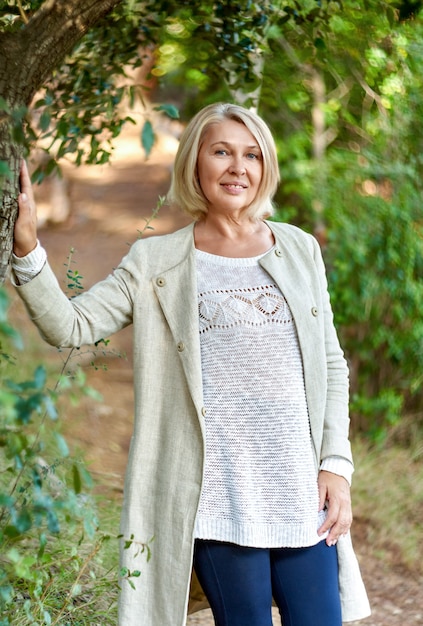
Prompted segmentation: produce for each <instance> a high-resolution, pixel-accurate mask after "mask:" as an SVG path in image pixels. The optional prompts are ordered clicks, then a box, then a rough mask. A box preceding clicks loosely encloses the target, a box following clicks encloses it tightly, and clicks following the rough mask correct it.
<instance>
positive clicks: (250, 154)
mask: <svg viewBox="0 0 423 626" xmlns="http://www.w3.org/2000/svg"><path fill="white" fill-rule="evenodd" d="M247 159H251V160H252V161H258V160H259V159H260V155H259V154H256V153H255V152H248V154H247Z"/></svg>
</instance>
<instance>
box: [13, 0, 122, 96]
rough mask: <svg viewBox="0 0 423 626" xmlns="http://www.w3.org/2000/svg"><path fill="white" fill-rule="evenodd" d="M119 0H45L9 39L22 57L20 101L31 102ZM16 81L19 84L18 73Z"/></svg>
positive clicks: (15, 53) (16, 57)
mask: <svg viewBox="0 0 423 626" xmlns="http://www.w3.org/2000/svg"><path fill="white" fill-rule="evenodd" d="M120 2H122V0H46V2H44V3H43V4H42V6H41V8H40V9H39V10H38V11H37V12H36V13H35V14H34V15H33V16H32V17H31V19H30V20H29V21H28V23H27V24H26V25H25V26H24V28H23V29H22V30H21V31H20V32H19V33H17V34H16V33H15V34H14V36H13V37H10V38H9V42H8V43H9V45H11V46H12V48H14V52H13V58H14V59H19V77H20V78H19V80H18V81H17V83H18V84H17V92H18V93H17V96H18V98H19V100H20V101H21V103H25V104H27V103H29V102H30V100H31V98H32V96H33V95H34V93H35V92H36V91H37V90H38V89H39V88H40V87H41V86H42V85H43V83H44V82H45V80H46V79H47V78H48V77H49V76H50V75H51V74H52V72H53V70H54V69H56V68H57V67H59V66H60V64H61V63H62V61H63V59H64V58H65V57H66V55H67V54H69V53H70V52H71V51H72V49H73V48H74V47H75V45H76V44H77V43H78V41H79V40H80V39H81V38H82V37H83V36H84V35H85V33H86V32H87V31H88V30H89V29H90V28H91V27H92V26H93V25H94V24H95V23H96V22H97V21H98V20H99V19H101V18H102V17H104V16H105V15H107V13H109V12H110V11H111V10H112V9H113V8H114V7H115V6H117V5H118V4H119V3H120ZM12 69H13V68H12ZM15 71H16V68H15ZM14 82H15V84H16V75H14Z"/></svg>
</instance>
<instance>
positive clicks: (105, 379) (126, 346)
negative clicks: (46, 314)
mask: <svg viewBox="0 0 423 626" xmlns="http://www.w3.org/2000/svg"><path fill="white" fill-rule="evenodd" d="M137 133H138V131H137V130H136V129H129V131H127V132H126V133H125V134H124V135H123V137H122V138H121V139H120V140H119V142H118V144H117V147H116V153H115V156H114V159H113V164H112V166H103V167H101V168H100V167H91V168H89V167H81V168H79V169H74V168H72V167H70V166H68V167H65V181H66V185H65V188H64V189H63V187H62V190H61V191H62V192H63V191H65V194H66V196H67V200H68V202H69V207H70V214H69V215H68V216H67V218H66V220H65V221H64V222H61V223H60V224H55V225H52V224H51V223H49V219H51V216H50V218H49V215H50V214H51V212H52V206H51V203H50V201H52V202H53V204H54V203H55V202H57V200H55V199H54V198H53V199H52V198H51V197H50V193H53V192H51V185H50V186H49V185H46V186H44V187H43V188H42V189H41V190H39V191H38V194H37V195H38V199H39V206H40V208H41V212H42V214H43V215H42V219H43V221H44V222H45V225H44V227H42V228H41V229H40V239H41V241H42V243H43V245H44V246H45V247H46V249H47V251H48V254H49V259H50V262H51V264H52V265H53V268H54V269H55V271H56V272H57V275H58V276H59V278H60V279H63V284H64V286H65V284H66V280H65V273H66V269H65V267H64V265H66V259H67V256H68V253H69V250H70V249H71V248H74V249H75V252H74V253H73V261H74V263H73V265H72V268H73V269H77V270H78V272H79V273H80V274H81V275H82V276H83V284H84V287H85V288H87V287H89V286H90V285H91V284H93V283H94V282H96V281H97V280H99V279H100V278H103V277H104V276H106V275H107V274H108V273H109V272H110V271H111V269H112V268H113V267H115V266H116V265H117V263H118V262H119V260H120V259H121V258H122V256H123V255H125V253H126V251H127V250H128V245H129V244H130V243H132V242H133V241H135V239H136V238H137V236H138V235H139V232H138V231H142V230H143V229H144V227H145V225H146V221H145V220H148V219H149V217H150V216H151V213H152V210H153V208H154V207H155V205H156V202H157V199H158V196H160V195H164V194H165V192H166V190H167V188H168V185H169V180H170V172H171V164H172V160H173V156H174V147H175V140H174V138H173V136H172V135H171V134H169V133H167V134H163V135H161V136H160V141H159V144H158V147H157V148H155V149H154V150H153V153H152V155H151V157H150V159H149V160H148V161H144V158H143V154H142V151H141V147H140V144H139V140H138V134H137ZM53 219H54V218H53ZM188 222H189V218H187V217H185V216H183V215H181V214H177V213H174V212H172V211H171V210H169V209H168V208H166V207H163V208H162V209H161V211H160V213H159V216H158V217H157V218H156V219H155V220H154V221H153V222H152V224H151V226H152V227H153V228H154V230H147V231H146V232H145V234H144V236H150V235H151V234H162V233H165V232H171V231H173V230H175V229H177V228H178V227H181V226H183V225H185V224H187V223H188ZM13 312H14V315H16V316H17V318H18V320H19V324H20V327H21V328H24V329H27V330H26V331H25V330H24V332H27V333H28V334H29V335H30V336H32V335H31V333H32V330H31V329H30V328H29V324H28V322H27V320H26V316H25V314H24V312H23V310H22V309H21V307H20V304H19V302H17V301H16V300H15V299H14V302H13ZM35 341H37V340H35ZM40 343H41V342H40ZM40 349H41V350H45V351H44V352H43V355H44V356H43V358H46V359H56V360H57V359H59V357H58V356H57V354H56V353H55V352H54V351H53V350H52V349H51V348H48V347H45V348H41V347H40ZM108 350H115V351H116V352H119V353H121V354H122V355H126V356H120V357H118V356H115V355H113V354H111V353H110V352H109V353H108V354H106V355H103V354H99V355H98V356H97V357H96V358H95V363H96V365H97V366H99V367H100V369H99V370H95V369H88V381H89V383H90V385H91V386H93V387H94V388H95V389H97V390H98V391H99V392H100V393H101V394H102V400H101V401H100V402H93V401H91V400H89V399H87V400H84V401H83V402H82V403H81V404H80V405H79V406H78V407H77V408H74V409H71V410H70V411H69V410H67V411H66V415H65V416H63V420H64V430H65V434H66V436H67V438H68V440H70V441H71V442H72V444H73V446H74V448H76V449H80V450H82V451H83V453H84V455H85V456H86V458H87V460H88V462H89V464H90V470H91V472H92V473H93V475H94V477H96V478H97V479H98V482H99V485H100V487H99V489H100V491H101V493H102V494H104V498H105V499H107V498H111V497H120V495H121V493H122V486H123V475H124V471H125V464H126V457H127V453H128V446H129V439H130V435H131V429H132V368H131V331H130V330H128V329H127V330H125V331H122V332H120V333H118V335H116V336H115V337H114V338H113V340H112V342H111V344H110V346H109V347H108ZM80 358H81V359H82V360H84V361H86V362H89V361H90V360H91V358H92V355H90V354H82V355H81V357H80ZM103 363H105V364H106V365H107V371H103V369H101V365H102V364H103ZM369 530H370V529H369V528H368V524H367V521H366V520H364V519H360V517H358V518H356V520H355V523H354V525H353V541H354V544H355V548H356V551H357V554H358V558H359V561H360V565H361V569H362V573H363V577H364V580H365V583H366V587H367V590H368V593H369V597H370V602H371V606H372V611H373V613H372V616H371V617H369V618H368V619H366V620H363V621H362V622H360V624H363V625H364V624H366V625H367V626H414V625H416V624H423V587H422V582H423V581H422V579H421V578H420V579H418V578H416V577H415V576H414V575H413V574H412V572H409V571H407V570H406V569H404V568H403V567H401V566H400V565H398V564H396V561H397V559H396V554H395V550H394V549H393V548H392V549H391V547H390V546H387V547H386V551H385V552H384V554H383V555H379V554H375V553H374V552H373V550H372V545H371V543H370V540H369V537H370V536H371V533H370V532H369ZM422 556H423V555H422ZM278 623H279V621H278V617H277V612H276V611H275V613H274V624H275V625H276V624H278ZM188 624H189V625H190V626H194V625H198V626H199V625H201V626H211V625H212V624H213V620H212V617H211V614H210V611H203V612H201V613H198V614H196V615H193V616H191V617H190V618H189V619H188ZM357 624H358V622H357Z"/></svg>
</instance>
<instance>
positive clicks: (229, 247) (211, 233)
mask: <svg viewBox="0 0 423 626" xmlns="http://www.w3.org/2000/svg"><path fill="white" fill-rule="evenodd" d="M194 238H195V246H196V247H197V248H198V249H199V250H203V251H204V252H209V253H211V254H217V255H219V256H227V257H253V256H258V255H259V254H262V253H264V252H267V250H269V249H270V248H271V247H272V245H273V243H274V239H273V234H272V231H271V230H270V228H269V227H268V225H267V224H266V223H265V222H264V221H263V220H252V219H250V218H243V219H235V218H234V217H232V216H229V217H227V216H225V217H224V218H221V217H220V216H214V215H206V216H205V217H204V218H203V219H202V220H200V221H198V222H197V223H196V225H195V228H194Z"/></svg>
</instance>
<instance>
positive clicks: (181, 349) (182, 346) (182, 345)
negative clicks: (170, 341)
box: [176, 341, 185, 352]
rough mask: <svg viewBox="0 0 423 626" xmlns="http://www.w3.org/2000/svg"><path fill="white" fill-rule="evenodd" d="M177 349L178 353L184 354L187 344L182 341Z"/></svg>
mask: <svg viewBox="0 0 423 626" xmlns="http://www.w3.org/2000/svg"><path fill="white" fill-rule="evenodd" d="M176 347H177V348H178V352H183V351H184V350H185V344H184V342H183V341H180V342H179V343H178V344H177V346H176Z"/></svg>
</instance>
